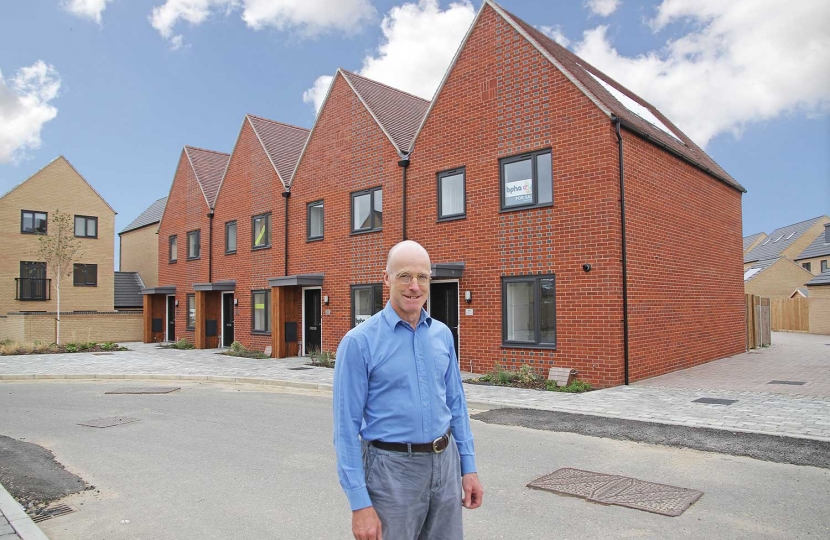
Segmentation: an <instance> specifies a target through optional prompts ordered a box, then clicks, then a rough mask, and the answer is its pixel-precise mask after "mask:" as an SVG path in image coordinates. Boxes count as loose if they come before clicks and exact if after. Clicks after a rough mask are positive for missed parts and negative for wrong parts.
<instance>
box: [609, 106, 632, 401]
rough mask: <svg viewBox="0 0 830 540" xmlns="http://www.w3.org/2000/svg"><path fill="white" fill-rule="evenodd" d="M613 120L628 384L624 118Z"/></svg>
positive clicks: (626, 377) (626, 381) (624, 348)
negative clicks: (617, 167)
mask: <svg viewBox="0 0 830 540" xmlns="http://www.w3.org/2000/svg"><path fill="white" fill-rule="evenodd" d="M611 121H612V122H614V131H615V132H616V134H617V146H618V148H619V160H620V224H621V231H622V288H623V355H624V356H623V358H624V363H623V369H624V377H625V383H624V384H625V385H626V386H628V251H627V237H626V233H625V167H624V165H623V138H622V133H621V132H620V126H621V125H622V120H621V119H620V118H619V117H618V116H616V115H612V116H611Z"/></svg>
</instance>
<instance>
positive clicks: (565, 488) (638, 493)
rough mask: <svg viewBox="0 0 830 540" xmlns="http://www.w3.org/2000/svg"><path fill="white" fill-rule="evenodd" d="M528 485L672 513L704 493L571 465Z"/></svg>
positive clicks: (642, 508)
mask: <svg viewBox="0 0 830 540" xmlns="http://www.w3.org/2000/svg"><path fill="white" fill-rule="evenodd" d="M527 487H529V488H532V489H539V490H542V491H550V492H552V493H558V494H560V495H570V496H575V497H580V498H583V499H586V500H588V501H591V502H597V503H600V504H614V505H617V506H625V507H628V508H634V509H635V510H644V511H646V512H652V513H655V514H662V515H664V516H672V517H675V516H679V515H680V514H682V513H683V512H684V511H685V510H686V509H687V508H689V507H690V506H691V505H693V504H694V503H695V502H696V501H697V500H698V499H699V498H700V497H701V496H702V495H703V492H702V491H696V490H694V489H686V488H680V487H674V486H667V485H665V484H655V483H654V482H644V481H642V480H637V479H636V478H629V477H627V476H616V475H613V474H602V473H595V472H590V471H582V470H579V469H571V468H567V467H566V468H563V469H559V470H558V471H556V472H554V473H551V474H549V475H547V476H543V477H542V478H539V479H537V480H534V481H533V482H531V483H529V484H528V485H527Z"/></svg>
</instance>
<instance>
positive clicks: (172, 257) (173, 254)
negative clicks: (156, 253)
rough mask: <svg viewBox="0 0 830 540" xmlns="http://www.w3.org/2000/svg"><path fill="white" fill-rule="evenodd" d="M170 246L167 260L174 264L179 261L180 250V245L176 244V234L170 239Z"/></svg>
mask: <svg viewBox="0 0 830 540" xmlns="http://www.w3.org/2000/svg"><path fill="white" fill-rule="evenodd" d="M169 244H170V245H169V247H168V250H167V255H168V258H167V260H168V261H170V262H171V263H174V262H176V261H177V260H179V249H178V245H177V244H178V243H177V242H176V235H175V234H174V235H173V236H171V237H170V240H169Z"/></svg>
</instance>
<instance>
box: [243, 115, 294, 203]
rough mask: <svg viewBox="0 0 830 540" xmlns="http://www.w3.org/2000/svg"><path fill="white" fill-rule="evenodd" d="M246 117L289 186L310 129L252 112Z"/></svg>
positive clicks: (279, 174)
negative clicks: (276, 120) (262, 116)
mask: <svg viewBox="0 0 830 540" xmlns="http://www.w3.org/2000/svg"><path fill="white" fill-rule="evenodd" d="M245 118H246V119H247V121H248V122H249V123H250V124H251V127H252V128H253V130H254V133H255V134H256V136H257V138H258V139H259V142H260V144H262V148H263V149H264V150H265V153H266V154H268V158H269V159H270V160H271V165H273V166H274V170H275V171H277V176H279V178H280V181H281V182H282V185H283V187H287V186H289V185H290V184H291V177H292V175H293V174H294V169H295V167H296V166H297V161H298V160H299V159H300V154H301V153H302V151H303V146H305V142H306V140H307V139H308V134H309V130H307V129H305V128H301V127H297V126H291V125H288V124H283V123H282V122H275V121H274V120H268V119H266V118H260V117H259V116H254V115H252V114H249V115H246V117H245Z"/></svg>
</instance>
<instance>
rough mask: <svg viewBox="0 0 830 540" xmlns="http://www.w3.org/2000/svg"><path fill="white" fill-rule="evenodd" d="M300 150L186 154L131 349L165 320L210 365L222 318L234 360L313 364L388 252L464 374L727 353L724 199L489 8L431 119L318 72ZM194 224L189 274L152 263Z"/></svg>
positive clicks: (648, 109) (562, 54)
mask: <svg viewBox="0 0 830 540" xmlns="http://www.w3.org/2000/svg"><path fill="white" fill-rule="evenodd" d="M261 126H265V127H261ZM266 132H268V133H271V135H265V133H266ZM305 136H306V134H305V133H303V130H300V129H299V128H293V127H291V126H286V125H284V124H279V123H276V122H270V121H266V120H263V119H257V118H255V117H250V116H249V117H246V119H245V120H244V121H243V126H242V129H241V131H240V135H239V138H238V140H237V144H236V147H235V149H234V154H233V156H231V158H230V162H228V161H227V159H228V158H227V154H221V156H225V157H224V159H225V163H226V164H227V170H225V167H223V163H222V159H220V158H219V157H218V156H219V155H218V154H215V153H214V158H213V159H212V160H211V161H212V166H211V167H210V172H208V171H203V172H200V171H199V167H198V166H197V165H196V164H195V163H194V160H192V159H191V156H190V152H189V151H188V148H187V147H186V149H185V152H183V154H182V158H181V159H180V162H179V169H178V171H177V174H176V177H175V178H174V181H173V186H172V187H171V192H170V196H169V199H168V203H167V208H166V209H165V212H164V217H163V218H162V220H161V223H160V225H159V246H160V248H159V254H160V255H159V256H160V259H159V286H158V287H156V288H148V289H145V290H144V293H145V294H144V306H145V317H146V318H145V341H148V342H150V341H158V340H161V339H164V338H165V337H166V338H167V339H172V335H173V334H171V332H172V331H171V328H172V326H171V324H172V322H171V321H174V322H175V325H177V326H181V325H182V322H183V321H182V319H184V317H185V316H186V317H187V323H188V324H187V326H188V327H189V329H181V328H180V329H179V330H177V331H176V334H175V335H186V336H188V338H189V339H190V336H193V339H194V340H195V342H196V345H197V347H200V348H205V347H212V346H217V345H218V344H219V343H220V339H219V336H220V333H219V329H218V326H219V324H220V323H221V322H222V321H223V320H227V319H228V318H232V319H233V321H234V325H235V328H234V334H233V339H235V340H239V341H241V342H242V343H243V344H245V345H246V346H252V347H255V348H260V349H261V348H263V346H268V345H270V346H271V348H272V355H273V356H277V357H282V356H286V355H289V354H294V352H295V351H299V352H300V353H306V354H307V353H310V352H312V351H313V350H315V349H317V348H318V347H319V348H320V349H322V350H329V351H331V350H334V349H335V348H336V347H337V344H338V342H339V341H340V339H341V338H342V336H343V335H344V334H345V333H346V332H347V331H348V329H350V328H352V327H353V326H355V325H357V324H360V323H361V322H362V321H364V320H365V319H366V318H368V317H370V316H372V315H373V314H374V313H376V312H377V311H379V310H380V309H381V308H382V306H383V305H384V303H385V301H386V300H387V298H386V292H385V291H384V289H383V287H382V285H381V273H382V270H383V267H384V264H385V258H386V254H387V252H388V250H389V249H390V248H391V247H392V246H393V245H395V244H396V243H397V242H399V241H401V240H402V239H405V238H409V239H413V240H416V241H418V242H420V243H422V244H423V245H424V246H425V247H426V248H427V249H428V250H429V252H430V254H431V257H432V284H431V292H430V299H429V303H428V305H427V308H428V310H429V312H430V313H431V315H432V316H433V317H434V318H435V319H438V320H441V321H442V322H444V323H446V324H447V325H448V326H449V327H450V328H451V330H452V331H453V334H454V336H455V337H456V347H457V350H458V357H459V360H460V362H461V365H462V369H464V370H469V371H477V372H482V371H486V370H489V369H492V368H493V366H494V365H495V364H500V365H502V366H506V367H517V366H519V365H521V364H529V365H531V366H533V367H534V368H536V369H537V370H539V371H540V372H545V371H546V370H547V368H549V367H551V366H556V367H568V368H575V369H577V370H578V371H579V377H580V378H581V379H583V380H587V381H589V382H591V383H592V384H594V385H596V386H599V387H606V386H613V385H618V384H622V383H627V382H629V381H635V380H639V379H643V378H647V377H651V376H655V375H659V374H662V373H666V372H669V371H673V370H677V369H682V368H686V367H690V366H694V365H697V364H701V363H704V362H708V361H711V360H714V359H717V358H722V357H725V356H730V355H733V354H736V353H740V352H743V351H744V350H745V328H746V322H745V302H744V287H743V283H742V281H741V257H742V256H743V252H744V251H743V246H742V241H741V197H742V194H743V193H744V192H745V190H744V188H743V187H742V186H741V185H740V184H739V183H738V182H737V181H735V180H734V179H733V178H732V177H731V176H729V174H728V173H726V172H725V171H724V170H723V169H722V168H721V167H720V166H718V164H717V163H715V162H714V161H713V160H712V159H711V158H710V157H709V156H708V155H707V154H706V153H705V152H704V151H703V150H702V149H700V148H699V147H698V146H697V145H696V144H695V143H694V142H693V141H691V140H690V139H689V138H688V137H686V135H685V134H683V133H682V132H681V131H680V130H679V129H678V128H677V127H676V126H674V125H673V124H672V123H671V122H670V121H669V120H668V119H667V118H666V117H665V116H663V115H662V114H661V113H660V112H659V111H658V110H656V109H655V108H654V107H653V106H652V105H650V104H649V103H647V102H645V101H644V100H642V99H641V98H639V97H638V96H636V95H635V94H633V93H632V92H631V91H629V90H627V89H626V88H625V87H623V86H622V85H620V84H619V83H617V82H616V81H614V80H613V79H611V78H610V77H608V76H607V75H605V74H604V73H602V72H601V71H600V70H598V69H596V68H594V67H593V66H591V65H590V64H588V63H587V62H585V61H583V60H582V59H580V58H579V57H577V56H575V55H574V54H573V53H571V52H570V51H568V50H567V49H565V48H564V47H561V46H560V45H558V44H557V43H555V42H554V41H552V40H550V39H549V38H547V37H546V36H545V35H543V34H542V33H541V32H539V31H538V30H536V29H535V28H534V27H533V26H531V25H529V24H527V23H525V22H524V21H522V20H520V19H518V18H517V17H515V16H514V15H512V14H510V13H508V12H507V11H505V10H504V9H503V8H501V7H500V6H498V5H497V4H496V3H494V2H492V1H491V0H485V1H484V4H483V5H482V7H481V9H480V10H479V12H478V14H477V16H476V19H475V21H474V22H473V24H472V26H471V28H470V29H469V31H468V33H467V35H466V37H465V39H464V41H463V43H462V45H461V47H460V49H459V51H458V52H457V54H456V57H455V59H454V60H453V62H452V64H451V66H450V68H449V70H448V71H447V73H446V74H445V77H444V80H443V81H442V83H441V86H440V87H439V89H438V91H437V93H436V95H435V97H434V99H433V100H432V101H426V100H423V99H420V98H417V97H415V96H412V95H409V94H407V93H405V92H401V91H399V90H395V89H393V88H390V87H388V86H386V85H383V84H381V83H378V82H375V81H372V80H370V79H367V78H365V77H362V76H359V75H356V74H354V73H350V72H347V71H344V70H338V71H337V73H336V74H335V76H334V78H333V81H332V83H331V86H330V87H329V90H328V94H327V96H326V99H325V101H324V103H323V105H322V107H321V109H320V111H319V113H318V116H317V119H316V121H315V124H314V126H313V129H312V130H311V132H310V134H307V140H306V141H305V143H304V146H303V148H302V151H301V152H300V153H299V155H298V154H297V152H296V150H297V148H298V147H299V146H300V144H299V143H300V141H301V140H302V139H303V137H305ZM202 152H204V151H202ZM292 163H296V165H295V166H294V167H293V168H292V167H291V164H292ZM223 176H224V181H221V182H220V181H219V180H217V178H219V179H221V178H222V177H223ZM208 178H210V179H211V180H208ZM205 185H209V186H215V191H212V190H211V189H206V188H205ZM220 185H221V188H220ZM225 190H228V192H227V194H226V193H225ZM216 192H218V195H217V193H216ZM277 193H279V196H277ZM202 195H203V196H202ZM258 198H262V199H263V201H262V203H260V201H258V200H257V199H258ZM280 198H282V199H283V200H282V201H280V200H279V199H280ZM214 202H215V205H214ZM207 215H210V216H211V217H210V218H208V217H206V216H207ZM713 215H717V219H712V216H713ZM220 216H221V217H220ZM212 221H216V223H213V226H212V228H211V229H210V230H212V231H213V232H212V233H211V234H212V238H213V242H208V243H207V244H205V243H204V242H202V243H201V245H203V246H205V245H209V246H211V247H210V249H209V250H208V253H203V252H202V253H200V254H197V252H196V251H193V252H192V253H191V255H192V257H190V259H192V260H188V261H186V260H185V259H184V257H183V256H182V254H181V253H182V251H181V250H182V248H178V250H177V249H172V250H171V249H168V247H169V246H178V245H179V244H186V245H191V244H192V242H186V241H185V240H184V239H183V235H185V234H188V233H194V232H195V233H199V232H200V231H201V233H202V236H204V234H205V232H204V231H206V230H208V228H209V227H210V225H211V223H212ZM231 224H233V225H231ZM228 227H231V229H228ZM230 230H233V235H232V234H231V233H230V232H229V231H230ZM260 235H263V236H262V239H261V238H260ZM231 237H233V238H234V240H236V241H235V242H234V247H235V252H234V250H232V249H230V248H229V240H228V239H229V238H231ZM195 238H196V239H198V238H199V236H198V234H197V236H196V237H195ZM681 238H682V239H683V241H678V239H681ZM265 239H269V240H270V241H267V240H265ZM262 242H265V243H264V244H262ZM196 244H198V242H196ZM196 244H194V245H196ZM804 247H806V244H805V245H804V246H803V247H802V248H801V250H803V249H804ZM755 249H758V248H755ZM174 254H177V255H174ZM164 257H168V258H167V259H165V258H164ZM266 284H267V286H266ZM792 290H793V288H790V290H789V291H788V294H789V293H790V292H792ZM231 292H232V293H233V294H232V295H231V294H230V293H231ZM200 293H201V294H200ZM220 296H221V297H222V298H224V297H227V298H228V299H233V304H234V306H233V310H232V314H229V315H224V314H223V313H221V312H224V311H225V309H222V308H223V307H224V308H226V309H229V308H230V304H228V303H227V302H223V301H222V300H221V299H220ZM178 302H183V303H184V306H186V309H183V310H180V311H176V309H175V305H176V304H177V303H178ZM171 313H172V314H173V315H171ZM223 317H225V318H224V319H223ZM165 320H166V321H167V325H166V326H165V323H164V321H165ZM242 321H245V324H246V326H243V324H242ZM202 323H204V324H202ZM269 329H270V330H269ZM200 336H201V337H200ZM269 338H270V341H269ZM225 341H226V340H225Z"/></svg>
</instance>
